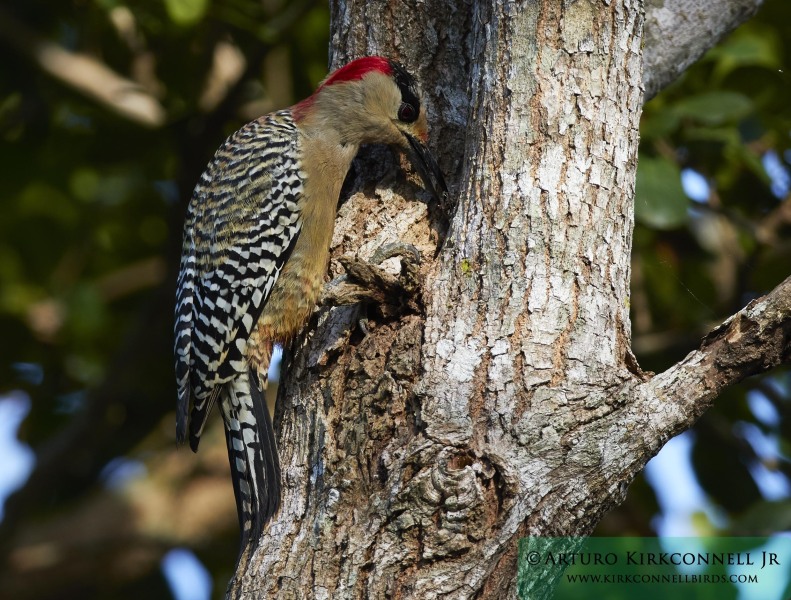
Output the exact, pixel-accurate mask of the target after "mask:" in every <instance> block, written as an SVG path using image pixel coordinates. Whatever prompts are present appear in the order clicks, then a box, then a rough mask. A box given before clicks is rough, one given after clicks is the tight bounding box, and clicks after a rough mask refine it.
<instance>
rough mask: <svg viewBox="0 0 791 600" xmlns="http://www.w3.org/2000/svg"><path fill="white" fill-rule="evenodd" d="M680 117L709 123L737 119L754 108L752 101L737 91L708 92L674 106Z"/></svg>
mask: <svg viewBox="0 0 791 600" xmlns="http://www.w3.org/2000/svg"><path fill="white" fill-rule="evenodd" d="M674 109H675V111H676V114H678V116H680V117H686V118H690V119H694V120H696V121H699V122H701V123H706V124H708V125H719V124H721V123H724V122H726V121H736V120H738V119H741V118H742V117H744V116H745V115H747V114H749V113H750V112H751V111H752V110H753V103H752V101H751V100H750V99H749V98H748V97H747V96H744V95H743V94H739V93H737V92H725V91H717V92H707V93H705V94H698V95H696V96H692V97H690V98H687V99H685V100H682V101H681V102H679V103H678V104H676V106H675V107H674Z"/></svg>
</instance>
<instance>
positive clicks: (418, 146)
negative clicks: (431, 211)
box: [404, 133, 448, 202]
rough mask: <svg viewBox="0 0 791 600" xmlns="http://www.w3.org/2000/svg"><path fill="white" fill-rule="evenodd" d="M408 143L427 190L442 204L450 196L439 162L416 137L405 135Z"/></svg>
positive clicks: (415, 165)
mask: <svg viewBox="0 0 791 600" xmlns="http://www.w3.org/2000/svg"><path fill="white" fill-rule="evenodd" d="M404 136H405V137H406V139H407V141H408V142H409V146H410V149H411V152H410V154H411V158H412V164H413V165H414V167H415V169H416V170H417V172H418V173H420V177H421V179H423V183H424V184H425V186H426V189H427V190H428V191H429V192H431V195H432V196H433V197H434V200H436V201H438V202H440V201H442V200H443V198H444V197H445V196H447V194H448V186H447V185H446V184H445V178H444V177H443V176H442V171H440V170H439V165H438V164H437V161H436V160H434V156H433V155H432V154H431V152H430V151H429V149H428V148H427V147H426V145H425V144H423V143H422V142H421V141H420V140H418V139H417V138H416V137H413V136H411V135H409V134H408V133H405V134H404Z"/></svg>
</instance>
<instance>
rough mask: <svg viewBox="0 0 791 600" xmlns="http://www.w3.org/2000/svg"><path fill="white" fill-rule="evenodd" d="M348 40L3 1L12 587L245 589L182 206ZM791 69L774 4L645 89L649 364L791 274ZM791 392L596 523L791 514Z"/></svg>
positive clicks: (1, 288)
mask: <svg viewBox="0 0 791 600" xmlns="http://www.w3.org/2000/svg"><path fill="white" fill-rule="evenodd" d="M328 40H329V9H328V6H327V4H326V3H325V2H319V1H315V0H296V1H293V2H289V1H287V0H282V1H279V0H140V1H137V2H132V1H124V0H5V1H4V2H3V4H2V6H0V58H1V61H0V65H1V66H0V173H2V182H3V186H2V193H0V503H1V506H2V512H1V513H0V518H1V519H2V521H0V598H14V599H26V598H36V599H49V598H52V599H56V598H57V599H63V598H66V599H69V598H83V599H86V598H113V599H125V598H130V599H131V598H154V599H157V598H163V599H165V598H176V599H178V600H187V599H194V600H199V599H206V598H210V597H215V598H219V597H222V595H223V593H224V590H225V585H226V583H227V581H228V579H229V578H230V576H231V573H232V570H233V567H234V560H235V558H236V549H237V543H238V531H237V522H236V515H235V507H234V502H233V492H232V488H231V485H230V479H229V475H228V465H227V456H226V450H225V443H224V439H223V434H222V429H221V426H220V419H219V418H216V419H213V422H212V425H211V428H210V430H209V431H208V432H207V433H206V434H205V436H204V440H203V442H202V444H201V452H200V453H199V454H197V455H193V454H192V453H191V452H189V450H187V449H183V448H182V449H178V450H177V449H176V447H175V442H174V421H175V413H174V406H175V385H174V381H173V379H174V378H173V368H172V352H171V320H172V305H173V298H174V287H175V270H176V268H177V258H178V253H179V250H180V243H181V223H182V219H183V214H184V208H185V206H186V203H187V201H188V199H189V195H190V192H191V190H192V187H193V186H194V184H195V182H196V181H197V179H198V176H199V175H200V172H201V171H202V169H203V168H204V166H205V165H206V163H207V162H208V160H209V159H210V158H211V156H212V154H213V152H214V150H215V149H216V148H217V147H218V146H219V144H220V143H221V142H222V141H223V139H224V138H225V137H226V136H227V135H228V134H230V133H231V132H232V131H234V130H235V129H236V128H238V127H239V126H240V125H241V124H243V123H244V122H246V121H248V120H250V119H252V118H255V117H256V116H258V115H260V114H263V113H265V112H268V111H270V110H273V109H276V108H280V107H284V106H287V105H289V104H291V103H293V102H294V101H295V100H298V99H301V98H303V97H305V96H307V95H308V94H310V92H311V90H312V89H313V88H314V86H315V84H316V83H317V82H318V81H320V80H321V79H322V78H323V77H324V75H325V74H326V68H327V56H328V43H329V42H328ZM789 69H791V3H789V2H787V1H786V0H767V2H766V3H765V6H764V7H763V8H762V9H761V11H760V13H759V14H758V16H757V17H755V18H754V19H752V20H751V21H750V22H749V23H747V24H746V25H744V26H742V27H741V28H740V29H738V30H737V31H735V32H734V33H733V34H732V35H730V36H729V37H728V38H727V39H725V40H724V41H723V42H722V43H721V44H719V45H718V46H717V47H716V48H715V49H713V50H711V51H710V52H709V53H708V54H707V55H706V56H705V58H704V59H702V60H701V61H700V62H699V63H698V64H696V65H695V66H693V67H692V68H691V69H690V70H689V71H688V72H687V73H686V74H685V76H684V77H683V78H682V79H681V80H679V81H678V82H676V83H675V84H673V85H672V86H671V87H670V88H668V89H667V90H665V91H664V92H663V93H662V94H661V95H660V96H658V97H657V98H655V99H653V100H652V101H651V102H649V103H648V104H647V105H646V107H645V113H644V116H643V122H642V143H641V149H640V152H641V154H640V167H639V177H638V186H637V198H636V213H637V227H636V230H635V234H634V257H633V265H632V266H633V287H632V307H631V308H632V328H633V337H634V349H635V352H636V354H637V357H638V359H639V361H640V364H641V365H642V366H643V368H644V369H648V370H653V371H661V370H663V369H665V368H667V367H668V366H669V365H671V364H673V363H674V362H676V361H678V360H679V359H681V358H683V357H684V356H685V355H686V354H687V353H688V352H689V351H690V350H692V349H693V348H695V347H696V346H697V345H698V343H699V341H700V338H701V337H702V336H703V335H704V334H705V333H706V332H707V331H708V330H709V329H710V328H711V327H712V326H714V325H716V324H717V323H719V322H721V321H722V320H723V319H724V318H725V317H727V316H728V315H730V314H731V313H733V312H735V311H736V310H738V309H739V308H741V307H742V306H744V305H745V304H746V303H747V302H749V301H750V300H751V299H753V298H755V297H757V296H759V295H761V294H763V293H765V292H767V291H768V290H770V289H772V288H773V287H774V286H775V285H777V284H778V283H779V282H780V281H782V280H783V279H784V278H785V277H787V276H788V275H789V274H791V236H789V232H791V174H790V173H791V137H790V135H789V134H790V132H791V72H790V71H789ZM272 387H274V386H272ZM790 388H791V372H790V371H789V370H788V369H781V370H776V371H774V372H772V373H770V374H767V375H766V376H763V377H755V378H751V379H749V380H747V381H745V382H743V384H741V385H739V386H738V387H734V388H732V389H730V390H728V391H727V392H726V393H725V394H724V395H723V396H722V397H721V398H720V399H719V400H718V401H717V403H716V406H715V408H714V409H713V410H711V411H710V412H708V413H707V414H706V415H705V416H704V417H703V418H702V419H701V420H700V422H699V423H698V425H697V426H696V427H695V428H694V430H692V431H691V432H688V433H685V434H683V435H682V436H680V437H678V438H676V439H674V440H673V441H671V442H670V443H669V444H668V446H667V447H666V448H665V449H664V450H663V451H662V452H661V453H660V455H659V456H658V457H657V458H656V459H654V461H652V462H651V463H650V465H649V467H648V469H647V470H646V472H645V475H644V476H641V477H639V478H638V480H637V481H636V482H635V483H634V484H633V486H632V487H631V489H630V491H629V495H628V499H627V501H626V502H625V504H624V505H623V506H621V507H619V508H618V509H616V510H615V511H613V512H612V513H610V514H609V515H608V516H607V517H606V518H605V519H604V521H603V522H602V523H601V525H600V526H599V529H598V531H597V533H598V534H602V535H650V534H661V535H705V534H715V533H717V534H766V533H773V532H778V531H782V530H789V529H791V500H790V498H791V464H790V463H789V456H791V450H790V449H789V442H788V440H789V437H790V436H789V434H790V433H791V400H790V399H789V389H790ZM719 591H720V592H721V595H720V596H719V597H720V598H729V597H732V598H736V597H745V598H746V597H748V596H745V595H744V594H746V593H747V592H745V591H744V590H741V591H740V590H737V589H735V588H734V589H732V590H731V589H728V590H725V589H722V590H719ZM739 594H742V596H739Z"/></svg>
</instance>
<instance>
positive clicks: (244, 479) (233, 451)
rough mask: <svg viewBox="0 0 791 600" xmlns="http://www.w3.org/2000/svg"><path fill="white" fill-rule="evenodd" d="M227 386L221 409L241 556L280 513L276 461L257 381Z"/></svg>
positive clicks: (245, 378)
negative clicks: (240, 542) (240, 540)
mask: <svg viewBox="0 0 791 600" xmlns="http://www.w3.org/2000/svg"><path fill="white" fill-rule="evenodd" d="M226 386H227V387H226V391H225V392H224V393H223V397H222V400H221V402H220V405H221V409H222V414H223V421H224V424H225V439H226V441H227V443H228V458H229V460H230V463H231V478H232V480H233V490H234V495H235V497H236V508H237V512H238V515H239V528H240V530H241V532H242V544H241V548H242V552H244V551H245V549H246V548H247V546H248V545H249V544H251V543H252V544H253V545H255V544H257V543H258V539H259V538H260V537H261V532H262V531H263V528H264V525H265V524H266V522H267V521H268V520H269V519H271V518H272V516H273V515H274V514H275V513H276V512H277V509H278V508H279V507H280V493H281V492H280V489H281V480H280V461H279V459H278V455H277V446H276V444H275V432H274V429H273V427H272V419H271V418H270V416H269V410H268V409H267V407H266V401H265V399H264V394H263V390H262V389H261V388H259V385H258V380H257V377H256V376H255V375H254V374H253V373H252V372H251V371H247V372H245V373H241V374H240V375H239V376H238V377H237V378H235V379H234V380H233V381H231V382H228V384H226Z"/></svg>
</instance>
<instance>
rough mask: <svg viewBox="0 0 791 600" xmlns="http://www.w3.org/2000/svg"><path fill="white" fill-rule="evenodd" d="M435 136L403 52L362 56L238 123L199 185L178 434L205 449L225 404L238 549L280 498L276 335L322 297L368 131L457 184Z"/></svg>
mask: <svg viewBox="0 0 791 600" xmlns="http://www.w3.org/2000/svg"><path fill="white" fill-rule="evenodd" d="M427 140H428V128H427V123H426V111H425V106H424V105H423V104H422V103H421V101H420V97H419V93H418V90H417V85H416V82H415V79H414V78H413V77H412V76H411V75H410V74H409V73H408V72H407V71H406V70H405V69H404V68H403V67H402V66H401V65H400V64H398V63H397V62H395V61H393V60H389V59H387V58H383V57H380V56H371V57H366V58H360V59H358V60H355V61H353V62H351V63H349V64H347V65H346V66H344V67H342V68H340V69H338V70H337V71H335V72H333V73H331V74H330V75H329V76H328V77H327V78H326V79H325V80H324V81H323V82H322V83H321V84H320V85H319V87H318V89H317V90H316V91H315V92H314V93H313V95H312V96H310V97H309V98H307V99H305V100H303V101H302V102H299V103H298V104H296V105H294V106H292V107H291V108H287V109H285V110H281V111H278V112H275V113H271V114H268V115H264V116H262V117H260V118H258V119H256V120H254V121H252V122H250V123H248V124H247V125H245V126H244V127H242V128H241V129H239V130H238V131H237V132H236V133H234V134H232V135H231V136H230V137H229V138H228V139H227V140H226V141H225V143H224V144H223V145H222V146H221V147H220V148H219V150H217V152H216V154H215V155H214V158H213V159H212V160H211V162H210V163H209V165H208V167H207V168H206V170H205V171H204V173H203V175H202V176H201V178H200V181H199V182H198V184H197V186H196V187H195V191H194V192H193V195H192V199H191V201H190V203H189V208H188V211H187V217H186V222H185V226H184V241H183V246H182V256H181V266H180V272H179V276H178V282H177V292H176V311H175V359H176V380H177V386H178V401H177V411H176V437H177V440H178V442H179V443H183V442H184V440H185V438H186V437H187V436H188V435H189V443H190V447H191V448H192V450H193V451H194V452H196V451H197V450H198V444H199V442H200V437H201V433H202V432H203V428H204V426H205V425H206V420H207V418H208V416H209V413H210V412H211V409H212V407H213V406H214V404H215V402H216V403H218V404H219V407H220V412H221V413H222V418H223V422H224V425H225V437H226V442H227V445H228V456H229V460H230V463H231V476H232V480H233V488H234V495H235V498H236V506H237V511H238V515H239V525H240V529H241V538H242V539H241V553H244V552H245V549H246V548H247V547H248V546H252V547H254V546H255V545H256V544H257V541H258V539H259V537H260V535H261V532H262V530H263V527H264V525H265V523H266V522H267V521H268V520H269V519H270V518H271V517H272V516H273V515H274V514H275V512H276V511H277V510H278V508H279V505H280V488H281V478H280V465H279V460H278V454H277V447H276V445H275V434H274V430H273V427H272V421H271V419H270V417H269V412H268V411H267V408H266V404H265V402H264V396H263V391H264V389H265V388H266V384H267V371H268V369H269V362H270V359H271V357H272V349H273V346H274V344H283V343H285V342H287V341H289V340H290V339H291V338H293V337H294V336H295V335H296V334H297V333H298V332H299V330H300V329H301V328H302V326H303V325H304V323H305V322H306V320H307V318H308V317H309V316H310V314H311V312H312V311H313V309H314V307H315V304H316V301H317V299H318V297H319V294H320V291H321V288H322V285H323V283H324V276H325V274H326V272H327V263H328V261H329V247H330V240H331V239H332V233H333V227H334V222H335V213H336V209H337V204H338V196H339V194H340V190H341V185H342V184H343V181H344V178H345V177H346V173H347V172H348V170H349V167H350V166H351V162H352V160H353V159H354V157H355V155H356V154H357V151H358V149H359V147H360V145H361V144H366V143H384V144H389V145H392V146H395V147H398V148H401V149H403V150H404V151H406V153H407V154H408V155H409V156H410V157H411V159H412V163H413V165H414V166H415V169H416V170H417V171H418V173H419V174H420V176H421V178H422V179H423V181H424V183H425V185H426V188H427V189H428V190H429V191H430V192H431V194H432V195H433V196H434V197H435V198H438V197H439V194H444V193H447V187H446V185H445V181H444V179H443V176H442V173H441V172H440V169H439V167H438V166H437V163H436V161H435V160H434V158H433V156H432V155H431V153H430V152H429V151H428V149H427V147H426V143H427ZM241 553H240V555H241Z"/></svg>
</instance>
